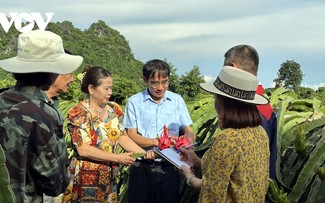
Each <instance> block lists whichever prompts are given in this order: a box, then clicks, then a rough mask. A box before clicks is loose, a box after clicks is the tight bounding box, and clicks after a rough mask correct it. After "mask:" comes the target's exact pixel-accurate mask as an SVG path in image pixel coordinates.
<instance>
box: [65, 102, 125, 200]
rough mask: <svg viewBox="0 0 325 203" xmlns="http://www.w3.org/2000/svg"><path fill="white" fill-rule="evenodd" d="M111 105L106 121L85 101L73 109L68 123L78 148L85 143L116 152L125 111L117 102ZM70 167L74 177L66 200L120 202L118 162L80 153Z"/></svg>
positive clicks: (72, 139)
mask: <svg viewBox="0 0 325 203" xmlns="http://www.w3.org/2000/svg"><path fill="white" fill-rule="evenodd" d="M107 105H109V106H110V107H111V108H110V110H109V112H108V116H107V117H106V118H105V119H104V120H103V121H102V120H100V118H99V117H97V116H95V115H92V114H91V113H90V112H89V111H88V109H87V108H86V106H84V105H83V103H82V102H80V103H79V104H78V105H77V106H75V107H73V108H72V109H70V111H69V114H68V118H67V126H68V130H69V133H70V136H71V142H72V145H73V148H74V151H75V152H77V150H76V149H77V148H78V147H79V146H81V145H84V144H87V145H91V146H94V147H96V148H98V149H100V150H103V151H106V152H108V153H115V152H116V148H117V144H118V138H119V137H120V136H121V135H123V130H124V128H123V126H122V125H121V124H120V122H121V119H122V115H123V113H122V111H121V109H120V107H119V106H118V105H117V104H116V103H108V104H107ZM69 170H70V172H71V176H72V178H71V182H70V185H69V187H68V189H67V190H66V191H65V194H64V202H68V201H72V202H73V201H78V202H80V201H81V202H117V194H116V182H115V179H116V176H117V172H118V165H117V164H115V163H98V162H91V161H86V160H80V159H79V158H78V155H76V156H74V157H73V158H72V160H71V164H70V167H69Z"/></svg>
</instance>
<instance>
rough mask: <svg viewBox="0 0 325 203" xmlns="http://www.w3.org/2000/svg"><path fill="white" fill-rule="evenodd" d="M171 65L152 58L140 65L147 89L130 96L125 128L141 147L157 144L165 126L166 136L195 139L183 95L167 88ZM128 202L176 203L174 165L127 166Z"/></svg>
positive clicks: (145, 163) (141, 162) (144, 163)
mask: <svg viewBox="0 0 325 203" xmlns="http://www.w3.org/2000/svg"><path fill="white" fill-rule="evenodd" d="M169 75H170V68H169V66H168V64H167V63H166V62H164V61H162V60H159V59H154V60H151V61H148V62H147V63H146V64H144V66H143V80H144V82H145V84H146V86H147V89H146V90H144V91H142V92H139V93H137V94H135V95H133V96H132V97H130V98H129V100H128V103H127V106H126V110H125V117H124V127H125V128H126V129H127V132H128V135H129V137H130V138H131V139H132V140H133V141H134V142H136V143H137V144H138V145H139V146H141V147H143V148H144V149H150V148H152V147H154V146H158V140H157V136H158V135H161V133H162V131H163V127H164V125H165V126H166V127H167V128H168V129H169V136H171V135H172V134H174V135H176V136H178V135H181V134H183V133H184V134H186V136H187V138H188V139H190V140H191V141H194V134H193V131H192V128H191V125H192V120H191V117H190V115H189V113H188V110H187V107H186V105H185V102H184V100H183V98H182V97H181V96H180V95H178V94H175V93H173V92H170V91H168V90H167V89H168V85H169ZM128 202H129V203H136V202H139V203H152V202H155V203H157V202H162V203H166V202H168V203H177V202H179V173H178V171H177V169H175V168H174V167H173V165H171V164H169V163H167V162H164V161H163V160H161V159H156V160H153V161H148V160H138V161H137V162H136V163H135V164H134V165H132V166H131V168H130V177H129V188H128Z"/></svg>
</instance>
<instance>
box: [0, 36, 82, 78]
mask: <svg viewBox="0 0 325 203" xmlns="http://www.w3.org/2000/svg"><path fill="white" fill-rule="evenodd" d="M82 61H83V58H82V57H81V56H77V55H70V54H67V53H65V52H64V48H63V42H62V39H61V37H60V36H59V35H57V34H55V33H53V32H50V31H41V30H32V31H30V32H27V33H23V34H20V35H19V37H18V48H17V56H16V57H13V58H9V59H5V60H0V67H1V68H3V69H4V70H6V71H8V72H12V73H33V72H49V73H58V74H67V73H71V72H73V71H74V70H76V69H77V68H78V67H79V66H80V65H81V63H82Z"/></svg>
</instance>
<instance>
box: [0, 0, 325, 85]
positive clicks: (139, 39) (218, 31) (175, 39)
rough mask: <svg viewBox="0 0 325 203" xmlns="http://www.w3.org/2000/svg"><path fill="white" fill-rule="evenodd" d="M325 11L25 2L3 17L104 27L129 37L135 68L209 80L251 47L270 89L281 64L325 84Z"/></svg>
mask: <svg viewBox="0 0 325 203" xmlns="http://www.w3.org/2000/svg"><path fill="white" fill-rule="evenodd" d="M54 4H55V5H56V6H55V7H54V6H53V5H54ZM229 5H232V6H231V7H230V6H229ZM324 10H325V2H323V1H317V0H309V1H296V0H287V1H283V0H274V1H260V0H250V1H247V2H245V3H243V2H242V1H240V0H218V1H216V0H205V1H200V2H199V1H197V0H178V1H174V0H155V1H152V0H137V1H131V0H125V1H115V0H106V1H102V0H88V1H79V0H70V1H66V0H65V1H63V0H56V1H52V0H47V1H39V0H30V1H28V2H26V1H4V2H2V3H1V11H0V12H4V13H9V12H42V13H44V12H54V16H53V21H54V22H56V21H60V22H61V21H63V20H68V21H70V22H72V23H73V25H75V26H77V27H78V28H80V29H86V28H88V27H89V26H90V24H92V23H94V22H97V21H98V20H103V21H105V22H106V24H108V25H109V26H110V27H112V28H113V29H116V30H118V31H119V32H120V33H121V34H122V35H124V36H125V37H126V39H127V40H128V41H129V44H130V46H131V49H132V51H133V53H135V56H136V58H138V59H139V60H141V61H146V60H147V59H151V58H162V59H163V58H167V60H168V61H170V62H171V63H172V64H173V65H175V68H176V69H177V70H179V72H180V74H182V73H184V72H186V71H188V70H190V69H191V68H192V67H193V66H194V65H198V66H199V67H200V72H201V73H202V74H203V75H206V77H207V79H209V78H210V77H211V75H215V74H216V73H217V69H218V68H219V67H220V66H221V65H222V63H223V54H224V52H225V51H227V50H228V49H229V48H230V47H232V46H234V45H237V44H243V43H245V44H250V45H252V46H254V47H255V48H256V49H257V51H258V52H259V54H260V70H259V73H258V77H259V79H260V81H261V82H262V84H271V83H272V81H273V79H274V78H275V77H276V72H277V71H278V68H279V67H280V64H281V63H282V62H284V61H285V60H295V61H297V62H298V63H300V64H301V65H302V70H303V72H304V74H305V77H304V81H303V82H304V83H306V84H313V83H317V84H323V83H324V77H323V75H324V74H319V73H324V70H323V68H322V67H320V65H319V64H322V62H323V58H324V56H323V55H324V54H323V53H325V38H324V36H325V12H324ZM306 67H308V68H306ZM211 79H212V80H213V79H214V78H213V77H211ZM271 85H272V84H271ZM315 87H316V86H315Z"/></svg>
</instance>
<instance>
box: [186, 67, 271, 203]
mask: <svg viewBox="0 0 325 203" xmlns="http://www.w3.org/2000/svg"><path fill="white" fill-rule="evenodd" d="M257 85H258V79H257V78H256V77H255V76H254V75H252V74H251V73H248V72H246V71H243V70H240V69H238V68H234V67H229V66H225V67H223V68H222V69H221V71H220V73H219V76H218V77H217V79H216V80H215V81H214V82H213V83H203V84H200V86H201V88H203V89H204V90H205V91H208V92H211V93H213V94H214V97H215V109H216V111H217V114H218V119H219V123H220V129H221V131H219V132H218V133H217V134H216V136H215V140H214V141H213V143H212V145H211V148H210V149H208V150H207V151H206V153H205V154H204V155H203V157H202V159H200V158H199V157H198V156H197V155H196V154H195V152H194V151H193V149H184V148H182V149H181V150H182V153H181V156H182V158H183V159H184V160H186V161H188V162H189V163H190V164H191V165H192V169H194V168H195V167H197V168H201V169H202V179H200V178H197V177H196V176H195V175H194V173H193V171H192V170H191V169H190V168H188V167H185V166H183V167H182V168H183V174H184V176H185V177H186V178H187V183H188V184H189V185H191V186H192V187H194V188H196V189H197V190H200V196H199V202H202V203H210V202H211V203H212V202H213V203H214V202H245V203H249V202H264V198H265V195H266V193H267V189H268V177H269V171H268V168H269V148H268V146H269V144H268V137H267V134H266V132H265V130H264V129H263V127H262V126H261V125H260V124H261V119H262V118H261V116H260V114H259V112H258V109H257V108H256V104H266V103H268V100H267V99H266V98H264V97H263V96H260V95H257V94H255V91H256V88H257Z"/></svg>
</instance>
